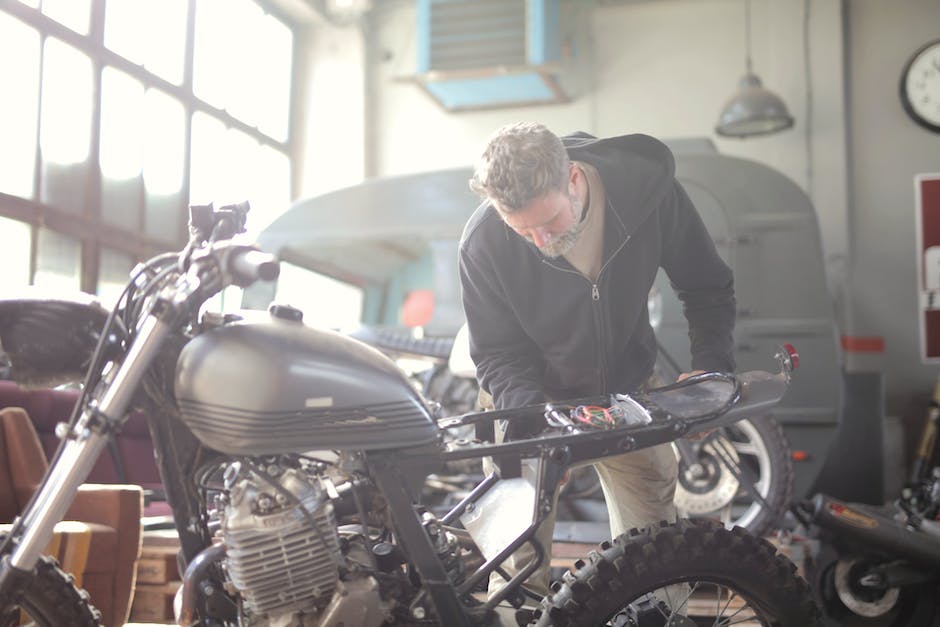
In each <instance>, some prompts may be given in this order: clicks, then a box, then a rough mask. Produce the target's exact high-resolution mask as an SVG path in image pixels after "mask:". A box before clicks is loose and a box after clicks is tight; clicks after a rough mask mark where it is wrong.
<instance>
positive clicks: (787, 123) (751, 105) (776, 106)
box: [715, 0, 793, 137]
mask: <svg viewBox="0 0 940 627" xmlns="http://www.w3.org/2000/svg"><path fill="white" fill-rule="evenodd" d="M744 12H745V18H744V26H745V36H746V42H747V57H746V60H745V62H746V65H747V72H746V73H745V74H744V77H743V78H741V80H740V81H739V82H738V90H737V91H736V92H735V93H734V95H732V96H731V98H730V99H729V100H728V102H727V103H725V106H724V107H723V108H722V110H721V115H720V116H719V117H718V125H717V126H716V127H715V132H716V133H718V134H719V135H721V136H723V137H753V136H756V135H769V134H771V133H776V132H778V131H783V130H786V129H788V128H790V127H791V126H793V116H792V115H790V112H789V111H787V105H785V104H784V103H783V100H781V98H780V96H778V95H777V94H775V93H773V92H772V91H769V90H767V89H764V86H763V85H762V83H761V80H760V78H758V77H757V75H756V74H755V73H754V71H753V69H752V67H751V0H745V2H744Z"/></svg>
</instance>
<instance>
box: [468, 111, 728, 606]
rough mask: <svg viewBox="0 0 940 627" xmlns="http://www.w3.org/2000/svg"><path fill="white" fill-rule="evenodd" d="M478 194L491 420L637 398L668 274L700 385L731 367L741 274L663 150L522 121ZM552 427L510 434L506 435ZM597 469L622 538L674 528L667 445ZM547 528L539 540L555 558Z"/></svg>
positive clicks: (481, 353) (498, 137) (478, 341)
mask: <svg viewBox="0 0 940 627" xmlns="http://www.w3.org/2000/svg"><path fill="white" fill-rule="evenodd" d="M470 186H471V188H472V189H473V190H474V191H475V192H477V193H478V194H479V195H480V196H481V197H482V198H483V200H484V202H483V203H482V204H481V205H480V207H479V208H478V209H477V210H476V212H475V213H474V214H473V216H472V217H471V218H470V220H469V221H468V222H467V225H466V227H465V229H464V233H463V237H462V239H461V242H460V253H459V254H460V257H459V264H460V281H461V286H462V297H463V306H464V311H465V313H466V316H467V325H468V327H469V336H470V353H471V356H472V357H473V360H474V362H475V363H476V366H477V378H478V379H479V381H480V386H481V389H482V390H483V391H484V392H486V393H488V394H489V395H491V396H492V402H493V406H494V407H495V408H497V409H504V408H509V407H519V406H523V405H530V404H534V403H542V402H546V401H549V400H563V399H569V398H576V397H581V396H590V395H595V394H607V393H615V392H616V393H629V392H630V391H633V390H637V389H640V388H642V387H643V386H644V385H645V384H646V382H647V380H648V379H649V378H650V376H651V375H652V372H653V364H654V361H655V358H656V350H657V349H656V341H655V337H654V335H653V330H652V328H651V327H650V324H649V316H648V312H647V295H648V293H649V291H650V288H651V287H652V285H653V281H654V279H655V277H656V273H657V271H658V269H659V268H660V267H662V268H663V269H664V270H665V271H666V273H667V275H668V277H669V279H670V281H671V282H672V285H673V287H674V289H675V290H676V293H677V294H678V296H679V298H680V299H681V300H682V302H683V305H684V307H683V310H684V313H685V316H686V319H687V320H688V323H689V337H690V339H691V349H692V364H691V366H692V369H693V372H702V371H708V370H719V371H725V372H730V371H732V370H733V369H734V358H733V354H732V349H733V346H732V330H733V327H734V312H735V309H734V307H735V302H734V288H733V280H732V276H731V270H730V269H729V268H728V266H727V265H726V264H725V263H724V262H723V261H722V260H721V259H720V258H719V256H718V254H717V252H716V251H715V247H714V244H713V242H712V240H711V238H710V237H709V235H708V232H707V231H706V230H705V227H704V225H703V224H702V220H701V218H700V217H699V215H698V213H697V212H696V210H695V208H694V207H693V205H692V203H691V201H690V200H689V198H688V196H687V195H686V193H685V190H684V189H683V188H682V186H681V185H680V184H679V183H678V181H676V178H675V162H674V159H673V157H672V154H671V153H670V152H669V150H668V148H666V146H665V145H663V144H662V143H661V142H659V141H657V140H655V139H653V138H651V137H647V136H644V135H627V136H622V137H611V138H605V139H597V138H595V137H592V136H590V135H587V134H585V133H577V134H574V135H570V136H566V137H564V138H559V137H557V136H556V135H554V134H553V133H552V132H551V131H549V130H548V129H547V128H545V127H544V126H542V125H540V124H535V123H520V124H514V125H510V126H506V127H503V128H501V129H500V130H499V131H497V132H496V134H495V135H494V136H493V137H492V138H491V139H490V140H489V142H488V144H487V146H486V148H485V150H484V152H483V155H482V158H481V159H480V161H479V163H478V165H477V167H476V170H475V172H474V176H473V178H472V179H471V181H470ZM688 374H690V373H686V374H683V375H682V377H680V378H684V377H685V376H688ZM544 427H545V424H544V422H543V421H541V420H540V419H539V420H533V421H530V422H528V423H520V422H519V421H512V422H511V423H510V425H509V426H508V432H507V433H505V434H504V437H506V438H508V439H513V438H516V439H518V438H520V437H525V436H530V435H533V434H535V433H537V432H538V431H540V430H541V429H542V428H544ZM498 437H499V436H498ZM595 468H596V470H597V471H598V475H599V476H600V479H601V484H602V487H603V490H604V496H605V498H606V500H607V508H608V511H609V513H610V526H611V533H612V534H613V535H614V536H617V535H619V534H621V533H624V532H626V531H628V530H629V529H631V528H632V527H642V526H644V525H647V524H651V523H655V522H658V521H659V520H674V519H675V517H676V512H675V507H674V506H673V504H672V500H673V495H674V493H675V486H676V477H677V472H678V470H677V462H676V458H675V455H674V453H673V451H672V449H671V447H670V446H669V445H662V446H658V447H653V448H650V449H645V450H641V451H636V452H633V453H628V454H625V455H622V456H619V457H615V458H610V459H606V460H604V461H602V462H599V463H597V464H596V465H595ZM553 527H554V518H551V519H549V520H546V522H545V524H543V525H542V527H541V528H540V529H539V533H538V538H539V539H540V541H541V542H542V543H543V545H544V546H545V547H546V550H548V548H549V547H550V546H551V545H550V542H551V534H552V529H553ZM522 553H525V552H523V551H520V552H517V554H516V555H514V556H513V558H514V559H513V560H511V561H510V563H509V564H507V569H508V570H510V571H517V570H518V568H521V566H522V565H523V564H524V563H525V561H526V560H527V559H528V556H527V555H523V554H522ZM546 561H547V560H546ZM547 574H548V567H547V564H545V565H544V566H543V568H542V569H541V571H540V572H536V573H535V574H533V575H532V576H531V577H530V578H529V580H528V582H527V586H528V587H530V588H531V589H533V590H534V591H536V592H540V593H542V594H544V593H545V592H546V589H547V584H548V581H547ZM498 585H500V581H499V580H497V578H495V577H494V578H493V579H491V582H490V586H491V591H492V590H493V588H494V586H498Z"/></svg>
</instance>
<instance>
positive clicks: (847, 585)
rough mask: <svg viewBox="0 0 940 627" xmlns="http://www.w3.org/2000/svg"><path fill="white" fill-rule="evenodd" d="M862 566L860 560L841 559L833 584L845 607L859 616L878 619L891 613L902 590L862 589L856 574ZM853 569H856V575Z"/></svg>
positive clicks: (837, 565)
mask: <svg viewBox="0 0 940 627" xmlns="http://www.w3.org/2000/svg"><path fill="white" fill-rule="evenodd" d="M862 565H863V564H862V560H860V559H858V558H852V559H847V558H842V559H840V560H839V561H838V563H837V564H836V568H835V573H834V574H833V582H832V583H833V584H834V585H835V588H836V594H838V595H839V600H840V601H842V604H843V605H845V607H847V608H849V609H850V610H852V611H853V612H855V613H856V614H858V615H859V616H865V617H867V618H876V617H878V616H881V615H883V614H886V613H888V612H889V611H891V608H893V607H894V605H895V604H896V603H897V602H898V597H899V596H900V594H901V590H900V589H899V588H888V589H887V590H878V589H873V588H863V587H861V586H860V585H859V584H858V583H856V581H855V577H856V573H858V569H856V568H855V567H856V566H862ZM853 569H855V572H854V573H853Z"/></svg>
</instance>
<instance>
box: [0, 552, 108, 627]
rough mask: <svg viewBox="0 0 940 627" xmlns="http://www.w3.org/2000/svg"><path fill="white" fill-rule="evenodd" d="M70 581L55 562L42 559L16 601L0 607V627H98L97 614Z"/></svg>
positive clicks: (85, 596) (99, 615)
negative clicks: (21, 626)
mask: <svg viewBox="0 0 940 627" xmlns="http://www.w3.org/2000/svg"><path fill="white" fill-rule="evenodd" d="M73 581H74V578H73V577H72V576H71V575H69V574H66V573H65V572H63V571H62V569H61V568H59V566H58V564H57V563H56V562H55V560H53V559H52V558H49V557H42V558H41V559H40V561H39V563H38V564H36V569H35V575H34V576H33V578H32V579H31V580H30V582H29V583H28V584H27V586H26V589H25V590H24V591H23V592H22V594H21V595H20V598H19V599H18V600H17V601H16V602H15V603H13V604H9V605H7V604H4V605H3V607H2V608H0V627H11V626H13V625H29V626H35V627H100V625H101V622H100V620H101V614H100V613H99V612H98V610H97V609H95V608H94V607H92V605H91V601H90V598H89V596H88V593H87V592H85V591H84V590H80V589H78V588H76V587H75V584H74V583H73Z"/></svg>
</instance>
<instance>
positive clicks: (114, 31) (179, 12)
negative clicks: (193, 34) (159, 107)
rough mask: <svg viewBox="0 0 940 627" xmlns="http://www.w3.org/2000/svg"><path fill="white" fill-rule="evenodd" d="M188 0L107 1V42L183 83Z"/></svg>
mask: <svg viewBox="0 0 940 627" xmlns="http://www.w3.org/2000/svg"><path fill="white" fill-rule="evenodd" d="M186 8H187V0H160V1H156V0H108V1H107V3H106V6H105V20H104V45H105V46H107V47H108V48H110V49H111V50H113V51H114V52H116V53H118V54H119V55H121V56H122V57H125V58H127V59H129V60H131V61H133V62H134V63H137V64H139V65H143V66H144V67H145V68H147V69H148V70H150V71H151V72H153V73H154V74H156V75H158V76H161V77H163V78H165V79H166V80H168V81H170V82H172V83H175V84H177V85H178V84H180V83H181V82H182V81H183V56H184V54H185V49H186Z"/></svg>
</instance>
